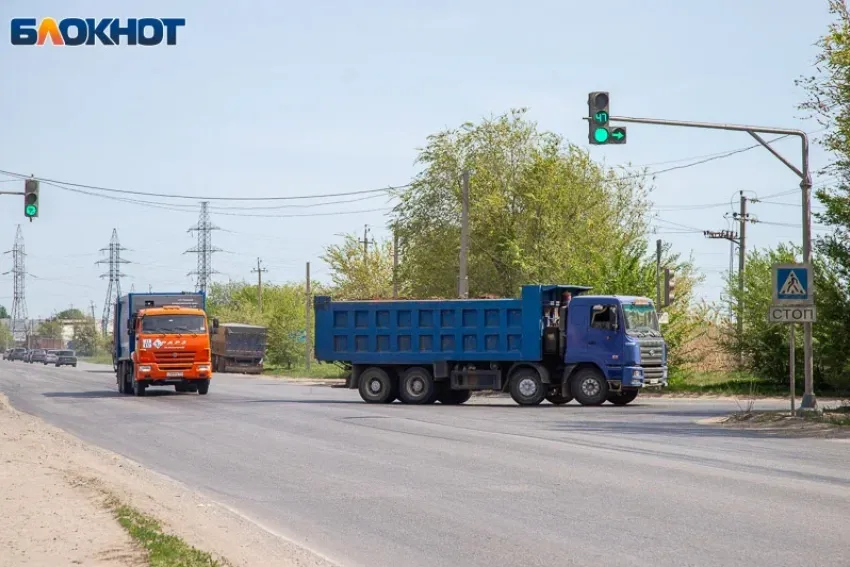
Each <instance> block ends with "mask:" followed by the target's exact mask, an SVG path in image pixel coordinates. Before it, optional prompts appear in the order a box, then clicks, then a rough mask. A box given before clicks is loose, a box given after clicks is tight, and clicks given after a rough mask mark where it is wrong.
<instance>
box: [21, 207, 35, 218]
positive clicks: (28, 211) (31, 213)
mask: <svg viewBox="0 0 850 567" xmlns="http://www.w3.org/2000/svg"><path fill="white" fill-rule="evenodd" d="M37 212H38V208H37V207H36V206H35V205H27V206H26V208H25V209H24V214H26V215H27V216H28V217H34V216H35V214H36V213H37Z"/></svg>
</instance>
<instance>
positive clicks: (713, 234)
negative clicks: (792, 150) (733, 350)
mask: <svg viewBox="0 0 850 567" xmlns="http://www.w3.org/2000/svg"><path fill="white" fill-rule="evenodd" d="M742 198H744V197H743V196H742ZM741 224H742V225H743V224H744V223H741ZM702 234H703V236H705V237H706V238H711V239H718V238H720V239H723V240H728V241H729V247H730V253H731V251H733V250H734V249H735V248H734V247H735V245H736V244H737V245H738V250H739V252H740V250H742V249H743V245H742V244H741V242H742V239H739V238H738V233H737V232H733V231H731V230H704V231H702ZM744 260H745V258H744V255H743V254H741V255H740V257H739V262H740V269H739V275H740V274H743V273H744V272H743V266H744ZM729 276H730V277H731V276H732V256H729ZM742 286H743V280H739V288H740V289H739V292H738V295H739V297H738V303H737V305H738V314H737V317H738V335H737V336H738V344H739V345H740V344H742V342H741V341H742V339H743V334H742V329H743V327H742V322H743V320H744V317H743V309H742V307H741V306H742V305H743V298H744V289H743V287H742ZM743 363H744V351H743V349H739V350H738V364H743Z"/></svg>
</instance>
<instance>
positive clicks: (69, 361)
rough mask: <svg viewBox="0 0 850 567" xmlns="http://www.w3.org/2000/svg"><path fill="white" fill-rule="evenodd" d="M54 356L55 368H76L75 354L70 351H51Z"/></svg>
mask: <svg viewBox="0 0 850 567" xmlns="http://www.w3.org/2000/svg"><path fill="white" fill-rule="evenodd" d="M53 352H54V353H55V356H56V362H55V363H54V364H56V367H57V368H58V367H60V366H73V367H74V368H76V367H77V353H75V352H74V351H72V350H55V351H53Z"/></svg>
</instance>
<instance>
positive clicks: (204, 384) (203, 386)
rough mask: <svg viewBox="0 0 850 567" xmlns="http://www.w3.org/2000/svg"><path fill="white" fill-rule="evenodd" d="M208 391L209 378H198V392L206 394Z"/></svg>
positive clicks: (202, 394)
mask: <svg viewBox="0 0 850 567" xmlns="http://www.w3.org/2000/svg"><path fill="white" fill-rule="evenodd" d="M209 391H210V381H209V380H198V394H200V395H201V396H206V395H207V394H208V393H209Z"/></svg>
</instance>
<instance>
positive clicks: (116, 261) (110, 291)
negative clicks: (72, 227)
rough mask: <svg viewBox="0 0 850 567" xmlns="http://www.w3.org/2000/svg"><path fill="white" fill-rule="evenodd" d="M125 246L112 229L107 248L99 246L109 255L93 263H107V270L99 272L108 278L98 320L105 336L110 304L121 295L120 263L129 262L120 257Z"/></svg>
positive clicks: (110, 310) (110, 312) (121, 276)
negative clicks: (101, 313) (104, 298)
mask: <svg viewBox="0 0 850 567" xmlns="http://www.w3.org/2000/svg"><path fill="white" fill-rule="evenodd" d="M124 250H126V248H124V247H122V246H121V243H120V242H119V241H118V229H115V228H113V229H112V238H111V239H110V240H109V246H108V247H107V248H101V249H100V251H101V252H107V251H108V252H109V257H108V258H107V259H104V260H98V261H97V262H95V264H109V271H108V272H107V273H105V274H101V276H100V277H102V278H108V279H109V284H108V285H107V286H106V300H105V301H104V303H103V317H102V318H101V321H100V331H101V334H103V336H104V337H105V336H106V334H107V330H108V328H109V318H110V316H111V315H112V306H113V305H115V304H116V303H117V301H118V298H119V297H121V278H123V277H124V274H123V273H121V264H129V263H130V262H129V260H124V259H123V258H121V252H122V251H124Z"/></svg>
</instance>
